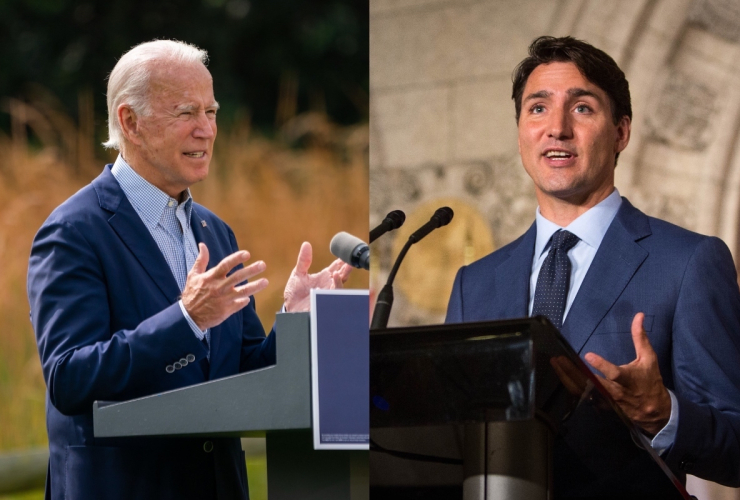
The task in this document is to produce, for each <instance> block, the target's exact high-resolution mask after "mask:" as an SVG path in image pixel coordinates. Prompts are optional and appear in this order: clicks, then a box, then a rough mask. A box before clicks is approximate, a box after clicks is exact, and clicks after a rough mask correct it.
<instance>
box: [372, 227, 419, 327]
mask: <svg viewBox="0 0 740 500" xmlns="http://www.w3.org/2000/svg"><path fill="white" fill-rule="evenodd" d="M414 243H416V241H414V240H412V239H411V238H409V240H408V241H407V242H406V244H405V245H404V246H403V249H401V253H399V254H398V257H396V262H395V263H394V264H393V268H392V269H391V273H390V274H389V275H388V281H386V283H385V286H384V287H383V288H382V290H380V293H379V294H378V300H376V301H375V310H374V311H373V320H372V322H371V323H370V329H371V330H377V329H382V328H386V327H387V326H388V318H389V317H390V315H391V308H392V307H393V280H395V279H396V273H397V272H398V268H399V267H400V266H401V262H402V261H403V258H404V257H406V253H407V252H408V251H409V248H411V245H413V244H414Z"/></svg>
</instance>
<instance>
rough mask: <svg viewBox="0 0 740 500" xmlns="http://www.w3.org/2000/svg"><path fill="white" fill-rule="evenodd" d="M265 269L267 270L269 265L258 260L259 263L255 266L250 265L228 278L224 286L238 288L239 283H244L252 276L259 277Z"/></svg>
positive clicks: (254, 264)
mask: <svg viewBox="0 0 740 500" xmlns="http://www.w3.org/2000/svg"><path fill="white" fill-rule="evenodd" d="M265 269H267V264H265V262H264V261H261V260H258V261H257V262H255V263H253V264H250V265H248V266H246V267H243V268H241V269H238V270H236V271H234V272H233V273H231V274H230V275H229V277H228V278H226V281H225V282H224V286H227V287H233V286H236V285H238V284H239V283H243V282H244V281H246V280H248V279H249V278H251V277H252V276H256V275H258V274H259V273H261V272H263V271H264V270H265Z"/></svg>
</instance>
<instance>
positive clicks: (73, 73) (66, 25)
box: [0, 0, 369, 140]
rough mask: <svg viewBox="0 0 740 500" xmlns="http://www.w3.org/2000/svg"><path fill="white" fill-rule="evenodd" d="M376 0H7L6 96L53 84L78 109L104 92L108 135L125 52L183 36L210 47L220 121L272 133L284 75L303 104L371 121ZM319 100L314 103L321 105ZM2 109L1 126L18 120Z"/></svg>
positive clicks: (2, 83) (99, 106)
mask: <svg viewBox="0 0 740 500" xmlns="http://www.w3.org/2000/svg"><path fill="white" fill-rule="evenodd" d="M368 19H369V15H368V1H367V0H359V1H355V0H303V1H301V0H260V1H251V2H250V1H248V0H181V1H166V0H165V1H156V0H149V1H144V0H128V1H126V0H123V1H122V0H113V1H108V0H92V1H80V0H75V1H71V0H23V1H21V0H0V97H14V98H20V99H30V98H32V96H33V94H34V92H37V91H36V90H34V89H36V88H37V87H36V85H40V86H41V87H42V88H44V89H46V90H48V91H50V92H51V94H53V95H54V96H56V97H57V98H58V99H59V100H60V101H61V103H62V106H63V108H64V110H65V112H66V113H67V114H68V115H69V116H71V117H73V118H76V115H77V112H78V111H77V110H78V105H77V102H78V95H79V92H80V90H81V89H89V90H91V91H92V93H93V96H94V105H95V114H96V126H95V128H96V131H97V132H96V135H100V134H102V135H101V137H99V138H98V137H96V139H100V140H103V139H105V135H104V134H105V120H106V107H105V83H106V80H105V79H106V77H107V75H108V73H109V72H110V71H111V69H112V68H113V66H114V65H115V63H116V60H117V58H118V57H120V56H121V55H122V54H123V53H124V52H125V51H127V50H128V49H129V48H131V47H132V46H134V45H136V44H138V43H141V42H144V41H148V40H152V39H154V38H174V39H178V40H183V41H186V42H189V43H193V44H195V45H197V46H199V47H201V48H204V49H206V50H207V51H208V52H209V56H210V63H209V69H210V71H211V73H212V74H213V77H214V87H215V94H216V99H217V100H218V101H219V103H220V104H221V108H222V112H221V113H220V114H219V117H220V124H221V125H225V126H227V127H228V125H229V124H230V123H232V122H233V121H234V119H235V118H243V117H249V118H250V120H251V123H252V124H253V126H256V127H257V128H258V129H260V130H261V131H262V132H264V133H267V134H270V133H271V131H272V129H273V128H274V125H275V111H276V107H277V101H278V92H279V86H280V81H281V78H284V75H293V78H295V79H296V80H297V82H298V112H299V113H300V112H302V111H306V110H308V109H310V108H312V107H316V105H315V103H316V102H325V111H326V112H327V114H328V115H329V117H330V118H331V119H332V120H333V121H335V122H337V123H341V124H350V123H357V122H361V121H365V120H367V113H368V108H367V96H368V63H369V58H368ZM312 103H313V104H312ZM9 123H10V120H9V117H8V115H7V113H0V130H5V131H7V130H8V128H9Z"/></svg>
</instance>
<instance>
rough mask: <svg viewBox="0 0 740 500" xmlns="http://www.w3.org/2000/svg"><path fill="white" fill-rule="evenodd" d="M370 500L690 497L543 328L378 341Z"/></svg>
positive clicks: (532, 323)
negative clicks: (372, 499)
mask: <svg viewBox="0 0 740 500" xmlns="http://www.w3.org/2000/svg"><path fill="white" fill-rule="evenodd" d="M370 397H371V406H370V439H371V447H370V497H371V498H375V499H384V500H393V499H401V498H403V499H405V500H413V499H425V500H433V499H438V498H439V499H442V498H444V499H455V498H458V499H465V500H481V499H497V500H498V499H507V500H514V499H516V500H518V499H527V500H537V499H542V500H545V499H555V500H561V499H586V498H604V499H607V498H608V499H612V498H614V499H616V498H629V499H642V498H644V499H682V498H683V499H688V498H690V497H689V496H688V494H687V493H686V490H685V488H684V487H683V486H682V485H681V483H680V482H679V481H678V480H677V479H676V477H675V476H674V475H673V474H672V473H671V471H670V470H669V469H668V468H667V467H666V466H665V464H664V463H663V461H662V460H661V459H660V458H659V457H658V456H657V455H656V453H655V452H654V451H653V450H652V448H651V447H650V441H649V439H648V438H647V437H646V436H644V435H643V434H642V433H641V432H640V430H639V429H638V428H637V427H636V426H635V425H634V424H632V423H631V422H630V421H629V420H628V419H627V418H626V417H625V416H624V414H623V413H622V412H621V411H620V410H619V408H618V406H617V405H616V403H614V401H613V400H612V399H611V398H610V397H609V395H608V394H607V393H606V392H605V390H604V389H603V388H602V387H601V385H600V384H599V383H598V381H597V379H596V378H595V377H594V376H593V374H592V373H591V371H590V370H589V369H588V368H587V367H586V365H585V364H584V363H583V361H582V360H581V359H580V358H579V357H578V355H577V354H576V353H575V352H574V351H573V350H572V349H571V348H570V346H569V344H568V343H567V341H566V340H565V339H564V338H563V337H562V336H561V335H560V333H559V332H558V331H557V330H556V329H555V328H554V327H553V326H552V325H551V324H550V323H549V321H547V320H546V319H545V318H542V317H537V318H524V319H521V320H507V321H492V322H483V323H466V324H455V325H437V326H426V327H412V328H392V329H387V330H376V331H372V332H371V336H370Z"/></svg>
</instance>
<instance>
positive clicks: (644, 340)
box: [632, 312, 655, 359]
mask: <svg viewBox="0 0 740 500" xmlns="http://www.w3.org/2000/svg"><path fill="white" fill-rule="evenodd" d="M644 319H645V314H643V313H641V312H639V313H637V314H635V317H634V319H633V320H632V342H633V343H634V344H635V353H636V354H637V358H638V359H639V358H644V357H646V356H647V357H652V356H654V355H655V351H654V350H653V346H651V345H650V340H649V339H648V336H647V332H645V329H644V328H643V327H642V323H643V320H644Z"/></svg>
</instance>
